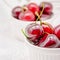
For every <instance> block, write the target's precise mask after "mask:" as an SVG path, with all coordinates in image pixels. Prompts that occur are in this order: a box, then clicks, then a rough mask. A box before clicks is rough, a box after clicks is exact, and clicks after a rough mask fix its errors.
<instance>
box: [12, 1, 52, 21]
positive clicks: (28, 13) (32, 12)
mask: <svg viewBox="0 0 60 60" xmlns="http://www.w3.org/2000/svg"><path fill="white" fill-rule="evenodd" d="M42 3H44V9H43V8H42ZM42 3H41V4H40V5H37V4H36V3H29V4H27V5H24V6H22V7H21V6H16V7H14V8H13V10H12V16H13V17H14V18H16V19H18V20H23V21H36V19H37V14H36V12H37V13H38V14H41V11H42V9H43V10H44V11H43V14H42V15H41V16H40V17H41V19H44V20H45V19H49V18H50V17H51V16H52V10H53V6H52V4H51V3H49V2H42Z"/></svg>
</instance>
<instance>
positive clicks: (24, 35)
mask: <svg viewBox="0 0 60 60" xmlns="http://www.w3.org/2000/svg"><path fill="white" fill-rule="evenodd" d="M21 31H22V33H23V35H24V36H25V37H26V38H28V36H27V35H26V33H25V32H24V31H23V29H21Z"/></svg>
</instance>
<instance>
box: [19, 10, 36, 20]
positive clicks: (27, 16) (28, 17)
mask: <svg viewBox="0 0 60 60" xmlns="http://www.w3.org/2000/svg"><path fill="white" fill-rule="evenodd" d="M19 19H20V20H23V21H35V15H34V14H33V13H32V12H31V11H29V10H26V11H24V12H21V13H20V15H19Z"/></svg>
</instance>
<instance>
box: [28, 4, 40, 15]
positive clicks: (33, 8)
mask: <svg viewBox="0 0 60 60" xmlns="http://www.w3.org/2000/svg"><path fill="white" fill-rule="evenodd" d="M27 7H28V9H29V10H30V11H32V12H33V13H34V14H35V12H39V11H40V10H39V6H38V5H37V4H36V3H30V4H28V5H27Z"/></svg>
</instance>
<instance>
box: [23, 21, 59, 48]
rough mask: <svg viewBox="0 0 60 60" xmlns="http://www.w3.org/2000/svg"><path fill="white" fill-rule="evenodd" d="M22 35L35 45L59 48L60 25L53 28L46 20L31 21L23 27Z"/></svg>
mask: <svg viewBox="0 0 60 60" xmlns="http://www.w3.org/2000/svg"><path fill="white" fill-rule="evenodd" d="M23 33H24V32H23ZM24 35H25V36H26V38H27V39H28V41H29V42H30V43H32V44H33V45H35V46H39V47H47V48H60V25H58V26H56V27H55V28H54V27H53V26H52V25H51V24H49V23H47V22H41V24H38V23H31V24H29V25H28V26H27V27H26V28H25V33H24Z"/></svg>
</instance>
